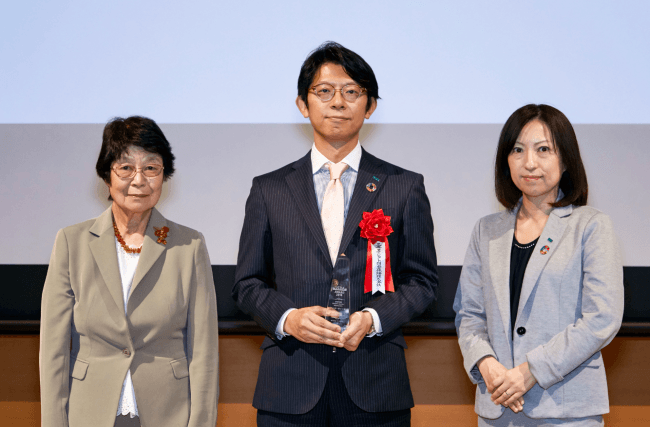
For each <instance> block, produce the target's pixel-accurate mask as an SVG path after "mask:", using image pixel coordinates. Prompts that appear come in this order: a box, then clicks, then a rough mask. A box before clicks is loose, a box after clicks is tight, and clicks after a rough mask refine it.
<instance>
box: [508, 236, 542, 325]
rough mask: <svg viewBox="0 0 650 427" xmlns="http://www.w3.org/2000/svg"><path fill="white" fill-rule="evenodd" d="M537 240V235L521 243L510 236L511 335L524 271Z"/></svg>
mask: <svg viewBox="0 0 650 427" xmlns="http://www.w3.org/2000/svg"><path fill="white" fill-rule="evenodd" d="M538 240H539V237H538V238H537V239H535V240H533V241H532V242H530V243H527V244H525V245H522V244H521V243H519V242H518V241H517V238H516V237H514V236H513V237H512V250H511V251H510V329H512V331H513V332H512V336H513V337H514V335H515V333H514V330H515V320H517V310H518V309H519V298H520V297H521V285H522V284H523V282H524V273H525V272H526V266H527V265H528V260H530V256H531V255H532V254H533V251H534V250H535V245H536V244H537V241H538Z"/></svg>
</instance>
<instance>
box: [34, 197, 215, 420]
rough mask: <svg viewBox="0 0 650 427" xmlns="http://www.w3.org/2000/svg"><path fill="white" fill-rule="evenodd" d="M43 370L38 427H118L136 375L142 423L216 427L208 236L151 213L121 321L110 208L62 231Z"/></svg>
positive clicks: (45, 307) (49, 293) (46, 312)
mask: <svg viewBox="0 0 650 427" xmlns="http://www.w3.org/2000/svg"><path fill="white" fill-rule="evenodd" d="M163 226H167V227H169V233H168V235H167V238H166V242H167V243H166V244H163V243H162V242H160V243H159V242H158V237H156V236H155V230H154V227H158V228H161V227H163ZM39 362H40V376H41V416H42V426H45V427H68V426H69V427H75V426H98V427H113V424H114V423H115V416H116V413H117V406H118V401H119V398H120V392H121V390H122V382H123V381H124V376H125V375H126V372H127V370H129V369H131V376H132V379H133V387H134V388H135V395H136V403H137V405H138V413H139V415H140V421H141V422H142V424H143V425H145V426H169V427H188V426H191V427H199V426H201V427H207V426H209V427H214V425H215V424H216V419H217V397H218V377H217V376H218V322H217V302H216V296H215V289H214V283H213V281H212V268H211V266H210V260H209V258H208V251H207V249H206V247H205V242H204V241H203V236H202V235H201V234H200V233H198V232H197V231H194V230H192V229H190V228H187V227H183V226H182V225H178V224H176V223H173V222H171V221H168V220H166V219H165V218H164V217H163V216H162V215H161V214H160V213H159V212H158V211H157V210H156V209H154V210H153V212H152V214H151V219H150V220H149V225H148V226H147V230H146V232H145V237H144V243H143V245H142V253H141V254H140V259H139V261H138V267H137V269H136V272H135V277H134V279H133V285H132V287H131V294H130V297H129V302H128V306H127V313H126V315H125V314H124V302H123V299H122V282H121V279H120V271H119V267H118V261H117V251H116V250H115V235H114V234H113V222H112V216H111V210H110V208H109V209H108V210H106V211H105V212H104V213H103V214H101V215H100V216H99V217H98V218H96V219H91V220H89V221H86V222H82V223H81V224H77V225H73V226H70V227H67V228H64V229H63V230H61V231H59V233H58V234H57V236H56V242H55V244H54V250H53V251H52V258H51V260H50V266H49V268H48V270H47V278H46V279H45V287H44V289H43V301H42V306H41V348H40V359H39ZM190 396H191V398H190Z"/></svg>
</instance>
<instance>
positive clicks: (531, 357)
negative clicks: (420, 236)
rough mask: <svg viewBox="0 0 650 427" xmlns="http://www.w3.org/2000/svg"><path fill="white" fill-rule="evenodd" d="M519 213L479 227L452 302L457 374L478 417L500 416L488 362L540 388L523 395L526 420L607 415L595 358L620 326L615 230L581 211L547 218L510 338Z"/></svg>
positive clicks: (620, 294)
mask: <svg viewBox="0 0 650 427" xmlns="http://www.w3.org/2000/svg"><path fill="white" fill-rule="evenodd" d="M520 204H521V202H520ZM518 209H519V206H517V207H516V208H515V209H514V210H513V211H504V212H501V213H496V214H493V215H488V216H486V217H484V218H482V219H481V220H480V221H479V222H478V223H477V224H476V226H475V227H474V231H473V233H472V238H471V240H470V243H469V248H468V249H467V254H466V255H465V262H464V264H463V270H462V273H461V276H460V282H459V285H458V289H457V291H456V298H455V300H454V311H456V330H457V333H458V342H459V344H460V349H461V352H462V354H463V359H464V366H465V369H466V371H467V373H468V375H469V377H470V380H471V381H472V382H473V383H474V384H477V388H476V404H475V410H476V413H477V414H479V415H480V416H481V417H484V418H491V419H495V418H498V417H500V416H501V414H502V413H503V411H504V410H505V408H504V407H503V406H496V405H495V404H494V403H492V401H491V400H490V393H489V392H488V391H487V387H486V385H485V382H484V381H483V378H482V377H481V374H480V372H479V370H478V368H477V367H476V363H477V362H478V361H479V360H480V359H481V358H483V357H484V356H488V355H492V356H494V357H495V358H496V359H497V360H498V361H499V362H501V363H502V364H503V365H504V366H505V367H506V368H508V369H511V368H513V367H514V366H517V365H520V364H521V363H524V362H526V361H528V364H529V365H530V370H531V372H532V373H533V375H534V376H535V378H536V379H537V384H535V386H533V388H532V389H530V390H529V391H528V393H526V394H525V395H524V401H525V404H524V413H525V414H526V415H528V416H529V417H532V418H571V417H586V416H593V415H598V414H604V413H607V412H609V400H608V397H607V380H606V378H605V368H604V366H603V359H602V356H601V354H600V350H601V349H602V348H603V347H605V346H606V345H607V344H608V343H609V342H610V341H611V340H612V339H613V338H614V336H615V335H616V333H617V331H618V329H619V328H620V325H621V320H622V317H623V268H622V265H621V259H620V255H619V250H618V244H617V240H616V236H615V235H614V230H613V227H612V223H611V221H610V219H609V217H608V216H607V215H605V214H603V213H602V212H600V211H598V210H596V209H594V208H591V207H588V206H582V207H575V206H567V207H564V208H556V209H553V211H552V212H551V214H550V216H549V218H548V222H547V223H546V226H545V227H544V231H543V232H542V235H541V236H540V238H539V241H538V243H537V246H536V247H535V252H534V253H533V255H532V256H531V258H530V261H529V263H528V266H527V268H526V273H525V275H524V281H523V284H522V289H521V299H520V300H519V308H518V312H517V313H518V314H517V319H516V322H515V324H514V325H515V328H514V329H515V331H517V330H518V331H519V332H523V329H520V328H525V333H524V334H519V333H518V332H516V333H515V334H514V337H513V336H512V331H511V329H510V281H509V279H510V251H511V248H512V239H513V235H514V229H515V218H516V212H517V211H518ZM544 246H548V249H547V250H546V252H547V253H546V254H543V253H542V252H544V251H543V250H542V249H544Z"/></svg>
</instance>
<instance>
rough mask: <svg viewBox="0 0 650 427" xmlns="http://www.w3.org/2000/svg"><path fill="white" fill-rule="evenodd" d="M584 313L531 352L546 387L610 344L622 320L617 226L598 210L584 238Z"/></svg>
mask: <svg viewBox="0 0 650 427" xmlns="http://www.w3.org/2000/svg"><path fill="white" fill-rule="evenodd" d="M581 249H582V290H581V291H582V300H581V305H582V317H581V318H579V319H578V320H577V321H576V322H575V323H574V324H571V325H569V326H567V327H566V329H564V330H563V331H561V332H560V333H558V334H557V335H555V336H554V337H553V338H551V340H550V341H549V342H547V343H546V344H543V345H540V346H538V347H536V348H535V349H533V350H532V351H530V352H529V353H527V354H526V358H527V359H528V364H529V366H530V370H531V372H532V374H533V375H534V376H535V378H536V379H537V382H538V383H539V385H540V386H541V387H542V388H544V389H547V388H549V387H550V386H552V385H553V384H555V383H557V382H559V381H562V380H563V379H564V376H565V375H567V374H568V373H569V372H571V371H573V370H574V369H575V368H577V367H578V366H579V365H580V364H581V363H583V362H584V361H586V360H587V359H589V358H590V357H591V356H592V355H593V354H594V353H596V352H598V351H600V350H601V349H602V348H603V347H605V346H606V345H607V344H609V343H610V342H611V341H612V339H614V336H616V333H617V332H618V330H619V328H620V327H621V321H622V319H623V267H622V262H621V258H620V254H619V250H618V244H617V239H616V235H615V234H614V227H613V226H612V223H611V220H610V219H609V217H608V216H607V215H605V214H603V213H600V212H599V213H597V214H596V215H594V216H593V217H592V218H591V219H590V220H589V222H588V223H587V225H586V227H585V231H584V234H583V238H582V248H581Z"/></svg>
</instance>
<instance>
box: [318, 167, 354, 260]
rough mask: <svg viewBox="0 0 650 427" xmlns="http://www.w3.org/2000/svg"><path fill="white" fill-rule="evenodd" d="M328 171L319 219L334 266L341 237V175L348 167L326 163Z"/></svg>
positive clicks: (342, 198) (342, 203)
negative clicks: (328, 178)
mask: <svg viewBox="0 0 650 427" xmlns="http://www.w3.org/2000/svg"><path fill="white" fill-rule="evenodd" d="M325 166H326V167H327V168H328V169H329V170H330V182H329V183H328V184H327V188H326V189H325V195H324V196H323V207H322V208H321V212H320V217H321V221H322V222H323V231H325V239H326V240H327V248H328V249H329V252H330V258H331V259H332V265H334V264H336V256H337V252H338V250H339V245H340V244H341V236H342V235H343V224H344V218H343V208H344V205H345V199H344V197H343V184H341V174H343V171H345V170H346V169H347V167H348V165H347V164H345V163H343V162H340V163H336V164H334V163H328V164H327V165H325Z"/></svg>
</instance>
